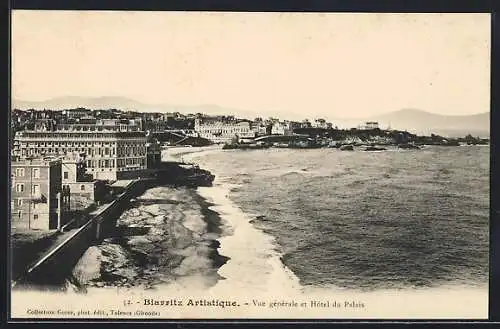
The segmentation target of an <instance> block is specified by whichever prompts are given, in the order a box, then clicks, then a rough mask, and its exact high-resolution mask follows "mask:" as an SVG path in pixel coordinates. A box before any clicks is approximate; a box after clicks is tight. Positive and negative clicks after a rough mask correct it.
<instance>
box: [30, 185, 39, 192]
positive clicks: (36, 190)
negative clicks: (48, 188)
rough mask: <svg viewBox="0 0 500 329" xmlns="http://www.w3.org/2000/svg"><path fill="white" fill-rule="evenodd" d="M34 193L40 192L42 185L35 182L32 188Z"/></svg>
mask: <svg viewBox="0 0 500 329" xmlns="http://www.w3.org/2000/svg"><path fill="white" fill-rule="evenodd" d="M31 190H32V192H33V194H34V195H38V194H40V185H38V184H35V185H33V188H32V189H31Z"/></svg>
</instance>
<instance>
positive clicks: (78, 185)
mask: <svg viewBox="0 0 500 329" xmlns="http://www.w3.org/2000/svg"><path fill="white" fill-rule="evenodd" d="M61 170H62V173H61V176H62V185H63V189H64V188H66V189H68V190H69V193H70V209H71V211H73V210H83V209H86V208H89V207H90V206H92V205H94V204H96V202H98V201H100V200H101V199H102V198H103V197H104V193H105V191H104V186H103V185H102V184H100V183H101V182H99V181H97V180H94V179H93V178H92V175H89V174H87V173H86V162H85V159H84V158H80V157H79V156H78V155H76V156H67V157H66V158H64V159H63V160H62V166H61Z"/></svg>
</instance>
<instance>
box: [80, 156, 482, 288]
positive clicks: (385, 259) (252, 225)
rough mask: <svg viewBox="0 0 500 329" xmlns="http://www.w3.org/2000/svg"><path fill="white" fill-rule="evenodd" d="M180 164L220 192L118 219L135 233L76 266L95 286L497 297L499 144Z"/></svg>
mask: <svg viewBox="0 0 500 329" xmlns="http://www.w3.org/2000/svg"><path fill="white" fill-rule="evenodd" d="M182 158H183V160H184V161H190V162H193V163H196V164H198V165H200V167H202V168H204V169H207V170H210V171H212V172H213V173H214V174H215V175H216V178H215V181H214V184H213V186H212V187H199V188H197V189H186V188H178V189H172V188H170V187H156V188H153V189H150V190H148V191H147V192H146V193H145V194H144V195H142V196H140V197H138V198H137V199H134V200H132V201H131V203H130V206H129V208H128V209H127V210H126V211H125V212H124V213H123V215H122V216H121V218H120V219H119V220H118V225H119V227H120V228H121V230H122V231H124V232H125V233H123V234H122V235H120V236H119V237H114V238H109V239H106V240H104V241H103V242H102V243H100V244H99V245H96V246H93V247H91V248H90V249H89V250H88V251H87V253H86V255H85V256H84V257H82V260H81V261H80V263H79V265H77V267H76V270H75V276H78V277H79V278H80V281H84V282H85V285H87V286H92V287H103V286H114V287H116V286H120V287H141V288H144V289H161V287H164V286H170V287H171V286H177V287H178V289H179V291H182V289H183V287H185V286H186V285H189V286H190V287H192V286H197V287H200V288H201V289H207V290H210V291H212V292H213V293H217V291H227V289H234V290H235V291H236V290H238V289H239V290H246V291H251V292H252V293H253V294H258V293H259V292H265V291H269V289H279V291H280V293H281V294H284V295H286V293H287V292H288V291H289V292H290V293H292V292H297V291H302V292H304V291H306V292H307V291H328V290H329V289H334V290H337V291H338V290H345V291H358V292H373V291H375V292H376V291H385V290H401V291H410V290H414V289H417V290H418V289H439V288H441V287H454V286H456V287H461V289H484V291H486V293H487V285H488V277H489V274H488V273H489V268H488V266H489V208H490V207H489V199H490V191H489V177H490V149H489V147H483V146H463V147H442V146H427V147H425V148H423V149H422V150H398V149H389V150H387V151H381V152H365V151H361V150H355V151H352V152H349V151H340V150H338V149H304V150H301V149H277V148H270V149H264V150H221V149H214V148H208V149H204V148H201V149H193V150H191V151H190V150H188V151H186V152H185V153H184V154H183V155H182ZM134 232H135V233H134ZM92 257H94V258H95V259H99V266H97V267H95V266H94V267H95V269H94V271H92V269H91V268H92V266H89V265H88V264H95V262H93V261H89V259H92ZM82 278H83V279H82Z"/></svg>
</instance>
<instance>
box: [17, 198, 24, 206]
mask: <svg viewBox="0 0 500 329" xmlns="http://www.w3.org/2000/svg"><path fill="white" fill-rule="evenodd" d="M22 205H23V199H17V206H18V207H20V206H22Z"/></svg>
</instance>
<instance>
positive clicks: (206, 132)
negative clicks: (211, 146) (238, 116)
mask: <svg viewBox="0 0 500 329" xmlns="http://www.w3.org/2000/svg"><path fill="white" fill-rule="evenodd" d="M194 130H195V131H196V133H198V135H199V136H200V137H203V138H206V139H208V140H210V141H211V142H213V143H227V142H230V141H231V140H232V139H234V138H235V136H238V137H239V138H253V137H255V131H253V130H252V125H251V123H250V122H249V121H247V120H220V119H219V118H203V119H200V118H197V119H195V125H194Z"/></svg>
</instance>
